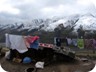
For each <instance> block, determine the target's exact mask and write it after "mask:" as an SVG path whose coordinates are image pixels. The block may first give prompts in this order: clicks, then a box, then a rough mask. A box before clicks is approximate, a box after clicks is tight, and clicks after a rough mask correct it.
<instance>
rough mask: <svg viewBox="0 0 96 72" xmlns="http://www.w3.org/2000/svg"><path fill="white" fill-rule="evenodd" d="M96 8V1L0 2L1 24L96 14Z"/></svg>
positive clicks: (3, 0) (28, 0)
mask: <svg viewBox="0 0 96 72" xmlns="http://www.w3.org/2000/svg"><path fill="white" fill-rule="evenodd" d="M95 6H96V0H0V22H1V23H2V22H10V21H11V20H13V21H16V20H17V21H22V20H25V19H29V20H31V19H35V18H50V17H54V16H68V15H72V14H81V13H83V14H84V13H96V9H95ZM5 20H6V21H5Z"/></svg>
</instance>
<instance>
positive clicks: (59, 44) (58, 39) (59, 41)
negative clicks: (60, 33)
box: [56, 38, 61, 47]
mask: <svg viewBox="0 0 96 72" xmlns="http://www.w3.org/2000/svg"><path fill="white" fill-rule="evenodd" d="M56 46H58V47H60V46H61V39H60V38H56Z"/></svg>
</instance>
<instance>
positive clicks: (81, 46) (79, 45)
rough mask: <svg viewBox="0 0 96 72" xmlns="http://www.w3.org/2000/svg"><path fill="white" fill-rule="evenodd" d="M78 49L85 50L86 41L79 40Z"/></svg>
mask: <svg viewBox="0 0 96 72" xmlns="http://www.w3.org/2000/svg"><path fill="white" fill-rule="evenodd" d="M77 44H78V48H80V49H83V48H84V40H83V39H78V40H77Z"/></svg>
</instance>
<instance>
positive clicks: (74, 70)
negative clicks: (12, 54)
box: [0, 57, 95, 72]
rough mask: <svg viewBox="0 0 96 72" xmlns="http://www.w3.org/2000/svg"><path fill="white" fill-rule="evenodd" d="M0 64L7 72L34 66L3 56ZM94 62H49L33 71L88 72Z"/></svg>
mask: <svg viewBox="0 0 96 72" xmlns="http://www.w3.org/2000/svg"><path fill="white" fill-rule="evenodd" d="M0 63H1V66H2V68H3V69H4V70H6V71H8V72H25V70H26V69H27V68H35V67H34V64H32V63H31V64H22V63H15V62H11V61H8V60H6V59H5V58H4V57H3V58H0ZM94 65H95V64H94V63H93V62H92V61H90V62H82V61H78V62H75V63H72V62H71V63H68V62H63V63H60V62H58V63H51V64H49V65H48V66H45V67H44V69H37V70H36V71H34V72H88V71H89V70H91V69H93V68H94Z"/></svg>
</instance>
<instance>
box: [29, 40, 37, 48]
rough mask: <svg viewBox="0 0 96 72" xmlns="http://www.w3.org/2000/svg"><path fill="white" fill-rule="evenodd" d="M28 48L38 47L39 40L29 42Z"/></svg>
mask: <svg viewBox="0 0 96 72" xmlns="http://www.w3.org/2000/svg"><path fill="white" fill-rule="evenodd" d="M30 48H34V49H38V48H39V40H35V41H34V42H33V43H31V44H30Z"/></svg>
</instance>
